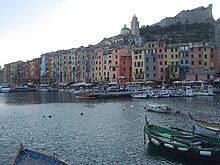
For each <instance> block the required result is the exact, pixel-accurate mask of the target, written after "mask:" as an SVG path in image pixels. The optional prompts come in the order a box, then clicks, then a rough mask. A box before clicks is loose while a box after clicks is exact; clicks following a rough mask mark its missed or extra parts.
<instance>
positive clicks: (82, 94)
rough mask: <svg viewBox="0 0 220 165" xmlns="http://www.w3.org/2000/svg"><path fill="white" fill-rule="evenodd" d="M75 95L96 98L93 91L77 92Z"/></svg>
mask: <svg viewBox="0 0 220 165" xmlns="http://www.w3.org/2000/svg"><path fill="white" fill-rule="evenodd" d="M75 97H76V98H81V99H94V98H96V95H95V94H93V93H86V92H77V93H75Z"/></svg>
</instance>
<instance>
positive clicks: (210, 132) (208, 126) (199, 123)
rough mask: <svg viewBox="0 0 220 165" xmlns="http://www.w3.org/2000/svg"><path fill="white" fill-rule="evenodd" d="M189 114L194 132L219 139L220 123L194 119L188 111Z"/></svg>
mask: <svg viewBox="0 0 220 165" xmlns="http://www.w3.org/2000/svg"><path fill="white" fill-rule="evenodd" d="M189 116H190V119H191V120H192V121H193V128H194V131H195V132H196V133H198V134H201V135H204V136H208V137H212V138H216V139H220V123H209V122H207V121H203V120H198V119H194V118H193V117H192V115H191V114H190V113H189Z"/></svg>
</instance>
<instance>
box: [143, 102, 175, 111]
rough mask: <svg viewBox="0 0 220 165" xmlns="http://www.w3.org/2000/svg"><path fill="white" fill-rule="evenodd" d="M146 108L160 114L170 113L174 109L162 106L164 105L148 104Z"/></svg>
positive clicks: (165, 105)
mask: <svg viewBox="0 0 220 165" xmlns="http://www.w3.org/2000/svg"><path fill="white" fill-rule="evenodd" d="M144 108H145V109H147V110H148V111H152V112H159V113H169V112H171V110H172V108H171V107H170V106H169V105H167V104H162V105H155V104H152V105H150V104H147V105H146V106H145V107H144Z"/></svg>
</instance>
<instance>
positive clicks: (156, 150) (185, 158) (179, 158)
mask: <svg viewBox="0 0 220 165" xmlns="http://www.w3.org/2000/svg"><path fill="white" fill-rule="evenodd" d="M145 148H146V154H147V155H149V156H151V157H154V158H158V157H162V158H165V159H166V160H167V161H169V162H173V163H174V164H182V165H207V164H212V165H218V164H220V162H218V161H213V160H210V159H201V158H199V157H196V156H192V155H189V154H187V153H179V152H175V151H173V150H172V149H169V148H165V147H161V146H156V145H154V144H152V143H151V142H150V143H148V144H146V147H145Z"/></svg>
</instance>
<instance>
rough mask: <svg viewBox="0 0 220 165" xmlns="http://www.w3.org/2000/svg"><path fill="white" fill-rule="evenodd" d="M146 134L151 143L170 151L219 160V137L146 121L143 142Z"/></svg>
mask: <svg viewBox="0 0 220 165" xmlns="http://www.w3.org/2000/svg"><path fill="white" fill-rule="evenodd" d="M146 135H147V136H148V138H149V141H150V142H151V143H152V144H154V145H156V146H160V147H163V148H166V149H168V150H169V151H171V152H175V153H179V154H182V155H185V154H187V155H188V156H196V157H197V158H201V159H209V160H215V161H220V140H219V139H214V138H209V137H206V136H201V135H198V134H194V133H192V132H190V131H186V130H182V129H178V128H170V129H169V128H164V127H160V126H157V125H153V124H149V123H148V122H147V123H146V125H145V126H144V142H145V143H146Z"/></svg>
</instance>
